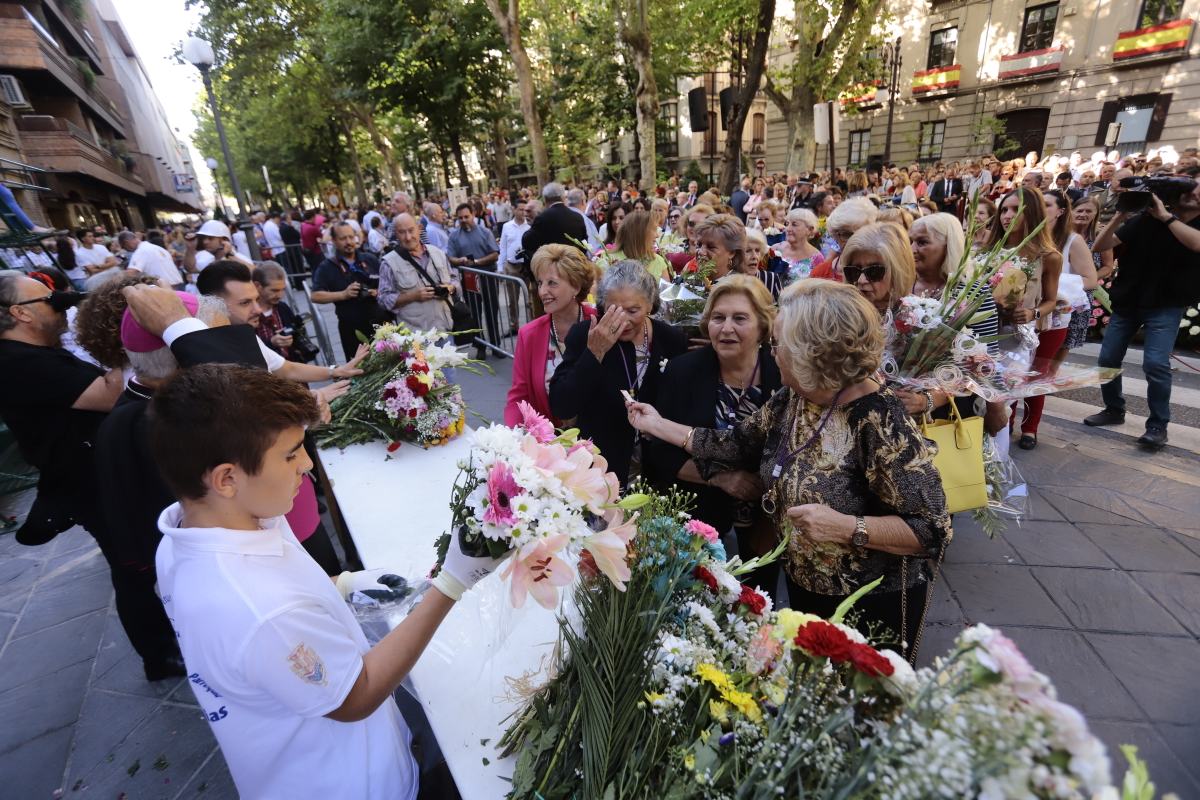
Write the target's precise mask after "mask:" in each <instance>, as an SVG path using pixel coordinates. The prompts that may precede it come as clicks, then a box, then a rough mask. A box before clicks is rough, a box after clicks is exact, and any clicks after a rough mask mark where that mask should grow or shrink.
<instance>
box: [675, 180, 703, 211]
mask: <svg viewBox="0 0 1200 800" xmlns="http://www.w3.org/2000/svg"><path fill="white" fill-rule="evenodd" d="M699 192H700V184H698V183H696V182H695V181H692V182H691V183H689V184H688V193H687V196H686V197H684V198H683V202H682V203H680V205H681V206H683V208H684V209H689V208H691V207H692V206H694V205H696V201H697V200H698V199H699V197H700V194H699Z"/></svg>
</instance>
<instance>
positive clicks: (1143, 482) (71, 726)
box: [0, 360, 1200, 800]
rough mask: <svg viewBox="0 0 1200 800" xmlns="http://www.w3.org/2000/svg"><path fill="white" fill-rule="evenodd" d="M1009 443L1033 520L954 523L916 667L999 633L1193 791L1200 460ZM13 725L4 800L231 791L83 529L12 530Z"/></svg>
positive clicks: (500, 392)
mask: <svg viewBox="0 0 1200 800" xmlns="http://www.w3.org/2000/svg"><path fill="white" fill-rule="evenodd" d="M491 363H492V364H493V366H495V367H496V369H497V374H496V375H495V376H492V377H487V378H476V377H474V376H471V375H466V374H464V375H461V378H462V381H463V384H464V387H465V390H466V393H467V397H468V401H469V402H471V403H472V406H473V408H475V410H476V411H478V412H479V413H481V414H483V415H484V416H485V417H489V418H496V417H497V416H499V413H500V410H501V407H502V404H503V396H504V389H506V388H507V386H508V380H509V377H508V376H509V373H508V370H509V365H508V363H507V362H496V361H495V360H493V361H492V362H491ZM473 422H477V420H473ZM1015 452H1016V458H1017V460H1018V463H1019V465H1020V468H1021V470H1022V471H1023V473H1024V475H1025V477H1026V478H1027V479H1028V480H1029V482H1030V484H1031V485H1032V486H1034V487H1036V488H1035V491H1034V493H1033V497H1032V506H1033V511H1032V513H1031V514H1030V517H1029V519H1027V520H1026V521H1025V522H1024V523H1023V524H1022V525H1021V526H1019V527H1017V526H1012V527H1010V528H1009V529H1008V530H1007V531H1005V532H1004V533H1003V534H1001V535H999V536H997V537H996V538H995V539H991V540H989V539H988V538H987V537H986V535H984V534H983V533H982V531H980V530H979V529H978V528H977V527H976V526H975V525H973V524H972V523H970V522H969V521H963V520H961V519H960V520H959V521H958V524H957V526H956V535H955V539H954V544H953V546H951V547H950V548H949V549H948V551H947V555H946V565H945V569H944V570H943V578H942V580H941V581H940V582H939V585H938V589H937V593H936V603H935V606H934V608H933V610H932V611H931V613H930V622H929V626H928V628H927V630H926V634H925V641H924V644H923V646H922V652H923V657H924V658H926V659H928V658H930V657H932V656H933V655H934V654H936V653H939V652H942V651H944V650H945V649H946V648H947V646H948V644H949V642H950V641H951V639H952V638H953V637H954V635H955V633H956V632H957V631H958V630H959V629H960V628H961V627H962V626H963V625H964V624H968V623H973V622H986V623H988V624H990V625H995V626H998V627H1000V628H1003V629H1004V630H1005V632H1006V633H1008V635H1010V636H1011V637H1012V638H1013V639H1014V640H1015V641H1016V642H1017V643H1018V645H1020V647H1021V648H1022V649H1023V650H1024V651H1025V653H1026V654H1027V655H1028V657H1029V659H1030V661H1031V662H1032V663H1033V664H1034V665H1035V666H1036V667H1037V668H1038V669H1040V670H1042V671H1043V672H1045V673H1047V674H1048V675H1050V677H1051V678H1052V679H1053V680H1054V681H1055V683H1056V684H1057V686H1058V690H1059V693H1060V696H1061V697H1062V698H1063V699H1064V700H1065V701H1067V702H1069V703H1072V704H1074V705H1076V706H1078V707H1079V708H1080V709H1081V710H1082V711H1083V712H1084V714H1086V715H1087V717H1088V719H1089V720H1090V722H1091V724H1092V727H1093V729H1094V730H1095V731H1096V732H1097V734H1098V735H1099V736H1100V737H1101V738H1102V739H1103V740H1104V741H1105V742H1107V743H1108V744H1109V745H1110V748H1112V755H1113V758H1114V771H1115V772H1117V773H1118V774H1119V773H1120V771H1121V770H1122V769H1123V764H1122V763H1121V760H1120V755H1119V753H1118V752H1117V751H1116V749H1115V747H1116V745H1117V744H1121V743H1126V742H1128V743H1133V744H1136V745H1138V747H1139V750H1140V752H1141V754H1142V755H1143V756H1144V757H1145V758H1146V759H1147V760H1148V761H1149V763H1150V767H1151V770H1152V775H1153V777H1154V779H1155V781H1156V782H1157V783H1158V786H1159V789H1160V790H1162V791H1166V790H1170V791H1175V792H1177V793H1178V794H1179V796H1180V797H1182V798H1188V797H1200V764H1198V763H1197V762H1196V760H1195V755H1196V754H1197V753H1200V692H1197V691H1196V690H1195V686H1194V681H1193V673H1194V669H1193V665H1195V664H1197V663H1200V642H1198V641H1197V637H1198V636H1200V599H1198V598H1200V492H1198V491H1197V486H1198V485H1200V468H1198V467H1200V459H1198V458H1197V457H1196V456H1195V455H1193V454H1192V453H1191V452H1188V451H1187V450H1183V449H1168V450H1167V451H1164V452H1162V453H1159V454H1155V455H1149V454H1145V453H1142V452H1139V451H1137V450H1136V449H1134V448H1133V446H1132V444H1131V440H1130V439H1129V437H1127V436H1122V435H1120V434H1115V433H1112V432H1107V431H1099V432H1097V431H1093V430H1091V429H1086V428H1084V427H1083V426H1081V425H1078V424H1077V423H1074V422H1070V421H1066V420H1062V419H1055V418H1048V419H1047V420H1045V421H1044V422H1043V425H1042V432H1041V446H1040V447H1038V449H1037V450H1034V451H1032V452H1028V453H1027V452H1021V451H1015ZM7 500H9V501H10V502H11V503H16V504H17V507H14V508H9V509H0V510H7V511H8V512H9V513H17V512H20V511H23V510H24V509H23V508H20V507H19V506H20V504H21V503H24V504H27V503H28V502H29V498H28V497H27V496H25V497H17V498H7ZM960 517H961V515H960ZM0 719H3V720H4V724H3V726H2V727H0V776H3V781H4V783H3V788H2V789H0V796H4V797H13V798H22V800H37V799H38V798H51V797H54V796H55V795H56V793H58V794H60V796H63V797H68V798H72V797H80V798H85V797H98V798H105V799H106V800H107V799H108V798H118V797H121V796H125V797H128V798H131V799H136V800H142V798H232V797H235V796H236V792H235V791H234V788H233V786H232V784H231V782H230V780H229V775H228V772H227V771H226V768H225V764H224V761H223V760H222V758H221V755H220V753H219V752H218V750H217V748H216V744H215V742H214V740H213V737H212V734H211V732H210V731H209V728H208V725H207V723H206V722H205V721H204V719H203V718H202V717H201V715H200V713H199V711H198V709H197V706H196V704H195V702H194V700H193V697H192V693H191V691H190V689H189V687H188V685H187V684H186V682H185V681H181V680H170V681H162V682H160V683H156V684H149V683H147V682H146V681H145V680H144V678H143V676H142V674H141V667H140V662H139V660H138V659H137V657H136V655H135V654H134V653H133V651H132V649H131V648H130V646H129V643H128V641H127V640H126V639H125V636H124V634H123V632H122V631H121V627H120V624H119V623H118V621H117V617H116V614H115V612H114V610H113V604H112V588H111V585H110V583H109V578H108V573H107V569H106V566H105V563H104V560H103V559H102V558H101V556H100V554H99V552H98V551H97V549H96V547H95V545H94V543H93V542H92V540H91V539H90V537H89V536H88V535H87V534H86V533H84V532H83V531H81V530H78V529H75V530H71V531H68V532H67V533H64V534H63V535H61V536H59V537H58V538H57V539H55V540H54V541H53V542H51V543H50V544H47V545H44V546H42V547H39V548H25V547H21V546H20V545H18V544H17V543H16V542H15V541H14V539H13V537H12V535H11V534H4V535H0Z"/></svg>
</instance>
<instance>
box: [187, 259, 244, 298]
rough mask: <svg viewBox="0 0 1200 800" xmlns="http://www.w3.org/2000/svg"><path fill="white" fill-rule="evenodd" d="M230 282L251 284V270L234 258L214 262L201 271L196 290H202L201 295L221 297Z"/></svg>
mask: <svg viewBox="0 0 1200 800" xmlns="http://www.w3.org/2000/svg"><path fill="white" fill-rule="evenodd" d="M230 281H238V282H239V283H250V281H251V275H250V268H249V267H247V266H246V265H245V264H243V263H242V262H240V261H234V260H233V259H232V258H225V259H221V260H220V261H214V262H213V263H211V264H209V265H208V266H207V267H205V268H204V269H202V270H201V271H200V275H199V277H197V278H196V288H197V289H199V290H200V294H211V295H221V294H225V284H227V283H229V282H230Z"/></svg>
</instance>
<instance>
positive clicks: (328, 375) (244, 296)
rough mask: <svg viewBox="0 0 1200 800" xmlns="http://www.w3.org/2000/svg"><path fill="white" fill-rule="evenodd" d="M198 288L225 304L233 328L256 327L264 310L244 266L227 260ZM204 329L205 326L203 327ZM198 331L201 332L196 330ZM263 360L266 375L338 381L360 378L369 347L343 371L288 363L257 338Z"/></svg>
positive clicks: (208, 272)
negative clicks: (361, 367) (267, 373)
mask: <svg viewBox="0 0 1200 800" xmlns="http://www.w3.org/2000/svg"><path fill="white" fill-rule="evenodd" d="M196 288H197V289H199V290H200V294H201V295H209V296H213V297H219V298H221V299H222V300H224V301H225V306H226V308H228V309H229V322H230V324H232V325H250V326H251V327H257V326H258V321H259V318H260V317H261V316H262V311H263V309H262V306H261V305H259V303H258V287H257V286H255V285H254V280H253V273H251V272H250V269H249V268H248V267H247V266H246V265H245V264H242V263H241V262H238V261H231V260H225V261H220V262H217V263H216V264H214V265H213V266H211V267H209V268H208V269H206V270H205V271H204V272H202V273H200V277H199V278H197V279H196ZM201 327H203V326H201ZM197 329H199V328H197ZM255 341H257V342H258V347H259V350H261V351H262V357H263V360H264V361H266V362H267V371H268V372H271V373H274V374H276V375H278V376H279V377H281V378H287V379H288V380H291V381H298V382H300V383H310V382H316V381H336V380H342V379H345V378H353V377H355V376H356V375H361V374H362V370H361V369H358V364H359V362H361V361H362V360H363V359H364V358H366V356H367V346H366V345H365V344H364V345H360V346H359V348H358V352H357V353H356V354H355V355H354V357H353V358H352V359H350V361H349V362H347V363H346V364H344V365H342V366H340V367H320V366H317V365H316V364H301V363H299V362H297V361H288V360H286V359H284V357H283V356H281V355H280V354H279V353H276V352H275V351H274V350H272V349H271V348H269V347H267V346H266V344H264V343H263V341H262V339H259V338H256V339H255Z"/></svg>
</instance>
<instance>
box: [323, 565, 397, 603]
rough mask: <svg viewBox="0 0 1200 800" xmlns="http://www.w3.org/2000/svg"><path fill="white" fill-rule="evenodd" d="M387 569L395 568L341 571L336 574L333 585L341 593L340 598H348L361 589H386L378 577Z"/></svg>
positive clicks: (385, 572) (386, 571) (384, 573)
mask: <svg viewBox="0 0 1200 800" xmlns="http://www.w3.org/2000/svg"><path fill="white" fill-rule="evenodd" d="M389 571H391V572H395V570H386V569H363V570H359V571H358V572H343V573H342V574H341V575H338V576H337V581H335V583H334V585H335V586H337V590H338V592H339V593H340V594H341V595H342V599H343V600H346V599H349V597H350V595H352V594H354V593H355V592H359V591H362V590H363V589H387V588H389V587H387V586H384V585H383V584H381V583H380V582H379V579H380V577H382V576H383V575H386V574H387V573H388V572H389Z"/></svg>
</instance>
